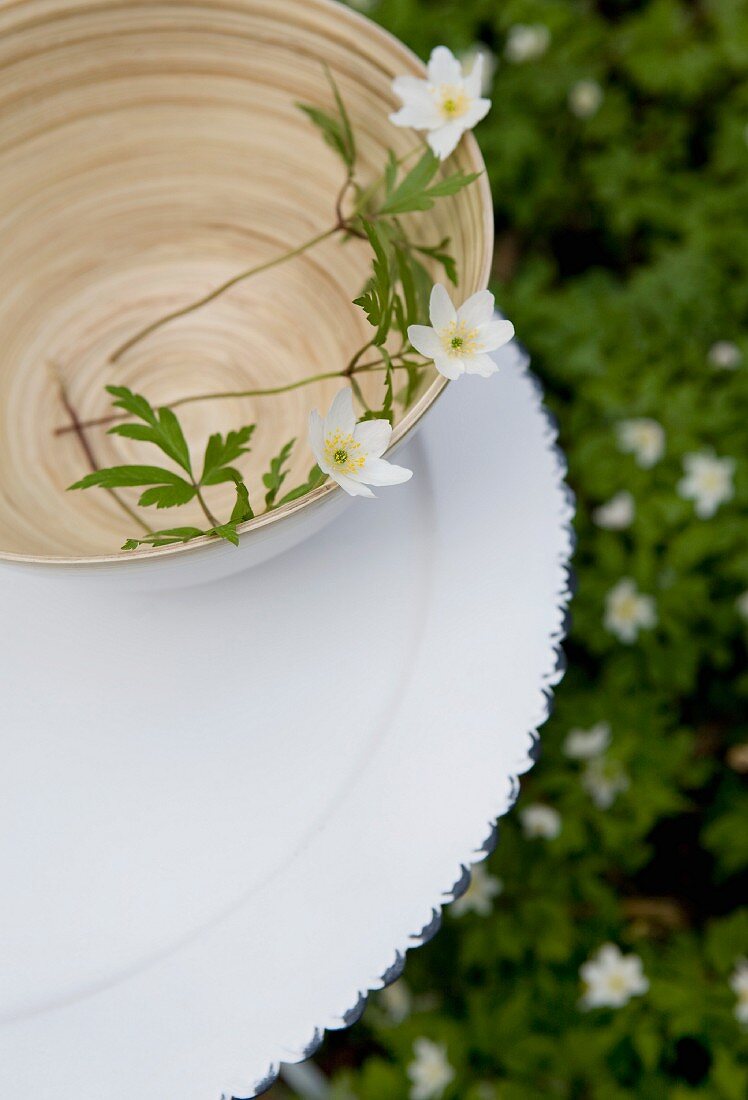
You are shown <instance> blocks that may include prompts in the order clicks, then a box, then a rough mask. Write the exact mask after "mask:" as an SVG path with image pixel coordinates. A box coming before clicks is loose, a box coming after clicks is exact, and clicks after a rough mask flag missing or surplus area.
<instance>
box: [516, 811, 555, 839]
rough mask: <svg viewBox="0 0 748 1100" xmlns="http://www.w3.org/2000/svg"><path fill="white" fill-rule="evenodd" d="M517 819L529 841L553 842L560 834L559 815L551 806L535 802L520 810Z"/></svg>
mask: <svg viewBox="0 0 748 1100" xmlns="http://www.w3.org/2000/svg"><path fill="white" fill-rule="evenodd" d="M519 819H520V821H521V822H522V829H523V831H524V834H525V836H526V837H530V838H531V839H534V838H536V837H541V838H542V839H543V840H555V838H556V837H557V836H558V834H559V833H560V832H561V814H560V813H559V812H558V810H554V809H553V807H552V806H543V805H541V803H539V802H535V803H533V804H532V805H530V806H525V807H524V808H523V809H522V810H520V812H519Z"/></svg>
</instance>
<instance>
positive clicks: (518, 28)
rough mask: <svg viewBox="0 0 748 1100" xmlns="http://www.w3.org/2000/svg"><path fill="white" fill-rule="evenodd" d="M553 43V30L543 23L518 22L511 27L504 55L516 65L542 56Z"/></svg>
mask: <svg viewBox="0 0 748 1100" xmlns="http://www.w3.org/2000/svg"><path fill="white" fill-rule="evenodd" d="M550 43H551V32H550V31H549V30H548V28H547V27H546V26H545V25H544V24H543V23H533V24H530V25H528V24H526V23H517V24H515V26H513V27H510V28H509V32H508V34H507V36H506V43H505V45H504V55H505V57H506V59H507V60H508V61H511V62H512V63H513V64H514V65H521V64H522V63H523V62H525V61H535V60H537V58H539V57H542V56H543V54H544V53H545V51H546V50H547V49H548V47H549V45H550Z"/></svg>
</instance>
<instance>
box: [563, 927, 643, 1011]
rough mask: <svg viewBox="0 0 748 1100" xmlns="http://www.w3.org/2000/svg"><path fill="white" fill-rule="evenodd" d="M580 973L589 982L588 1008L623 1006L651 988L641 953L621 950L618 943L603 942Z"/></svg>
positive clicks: (586, 990) (587, 987) (587, 985)
mask: <svg viewBox="0 0 748 1100" xmlns="http://www.w3.org/2000/svg"><path fill="white" fill-rule="evenodd" d="M579 973H580V975H581V978H582V981H583V982H584V984H585V991H584V996H583V997H582V1005H583V1006H584V1007H585V1008H603V1007H605V1008H621V1007H622V1006H623V1005H625V1004H627V1003H628V1001H630V1000H631V998H632V997H638V996H640V995H641V994H642V993H646V992H647V990H648V989H649V982H648V980H647V978H646V977H645V975H644V971H643V969H642V961H641V959H640V958H639V956H638V955H623V954H621V950H620V948H619V947H616V945H615V944H614V943H606V944H603V946H602V947H601V948H600V949H599V950H598V951H597V953H596V954H595V955H593V956H592V958H591V959H588V960H587V962H586V963H583V964H582V966H581V967H580V968H579Z"/></svg>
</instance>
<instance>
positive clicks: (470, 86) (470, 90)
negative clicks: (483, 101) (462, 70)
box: [463, 53, 485, 99]
mask: <svg viewBox="0 0 748 1100" xmlns="http://www.w3.org/2000/svg"><path fill="white" fill-rule="evenodd" d="M484 60H485V59H484V57H483V54H480V53H479V54H478V56H477V57H476V59H475V62H474V63H473V68H472V70H471V72H470V75H469V76H466V77H465V80H464V82H463V83H464V87H465V91H466V92H467V94H468V95H469V96H470V98H471V99H479V98H480V94H481V91H482V89H483V62H484Z"/></svg>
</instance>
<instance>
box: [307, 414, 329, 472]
mask: <svg viewBox="0 0 748 1100" xmlns="http://www.w3.org/2000/svg"><path fill="white" fill-rule="evenodd" d="M309 446H310V447H311V448H312V454H313V455H314V457H315V458H316V459H317V464H318V465H319V463H320V461H321V459H322V456H323V454H324V452H325V425H324V423H323V420H322V417H321V416H320V415H319V413H318V412H317V410H316V409H312V411H311V412H310V413H309Z"/></svg>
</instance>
